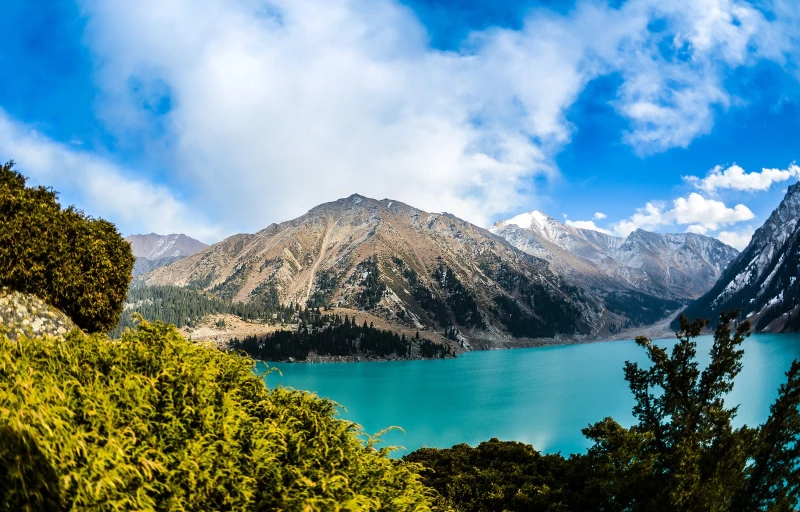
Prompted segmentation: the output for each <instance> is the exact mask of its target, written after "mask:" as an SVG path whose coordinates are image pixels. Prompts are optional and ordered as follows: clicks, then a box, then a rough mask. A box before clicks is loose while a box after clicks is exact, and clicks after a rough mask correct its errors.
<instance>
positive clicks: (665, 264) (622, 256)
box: [490, 211, 738, 301]
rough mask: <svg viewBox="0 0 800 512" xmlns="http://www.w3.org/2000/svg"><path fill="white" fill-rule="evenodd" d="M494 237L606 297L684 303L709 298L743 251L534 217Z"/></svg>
mask: <svg viewBox="0 0 800 512" xmlns="http://www.w3.org/2000/svg"><path fill="white" fill-rule="evenodd" d="M490 231H491V232H493V233H495V234H497V235H499V236H501V237H503V238H505V239H506V240H508V241H509V242H510V243H511V244H512V245H513V246H515V247H517V248H518V249H520V250H522V251H524V252H526V253H528V254H531V255H533V256H537V257H539V258H543V259H545V260H547V261H548V262H549V263H550V265H551V266H552V267H553V269H554V270H555V271H556V272H558V273H560V274H562V275H564V276H566V277H567V278H568V280H569V281H571V282H572V283H574V284H577V285H579V286H582V287H584V288H587V289H594V290H598V291H601V292H622V291H636V292H639V293H644V294H647V295H650V296H653V297H656V298H660V299H671V300H677V301H682V300H686V299H694V298H697V297H699V296H701V295H702V294H704V293H706V292H707V291H708V290H709V289H710V288H711V287H712V286H713V285H714V283H715V282H716V280H717V279H718V278H719V276H720V275H721V273H722V271H723V270H724V269H725V268H726V267H727V265H728V264H729V263H730V262H731V261H732V260H733V259H734V258H735V257H736V256H737V255H738V251H737V250H736V249H734V248H732V247H729V246H727V245H725V244H724V243H722V242H720V241H719V240H717V239H715V238H711V237H707V236H703V235H697V234H693V233H679V234H661V233H651V232H648V231H644V230H641V229H638V230H636V231H634V232H632V233H631V234H630V235H628V236H627V237H625V238H622V237H616V236H612V235H610V234H606V233H602V232H600V231H595V230H590V229H580V228H576V227H572V226H567V225H565V224H562V223H561V222H558V221H557V220H555V219H553V218H552V217H549V216H547V215H545V214H543V213H541V212H538V211H533V212H530V213H525V214H522V215H518V216H517V217H514V218H513V219H510V220H507V221H500V222H498V223H496V224H495V225H494V226H492V228H490Z"/></svg>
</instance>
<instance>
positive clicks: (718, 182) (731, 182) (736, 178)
mask: <svg viewBox="0 0 800 512" xmlns="http://www.w3.org/2000/svg"><path fill="white" fill-rule="evenodd" d="M797 177H800V167H798V166H797V165H795V164H791V165H790V166H789V167H788V168H786V169H766V168H765V169H761V172H750V173H747V172H745V170H744V169H742V168H741V167H739V166H738V165H736V164H733V165H731V166H730V167H728V168H727V169H723V167H722V166H721V165H718V166H716V167H714V168H713V169H711V171H709V173H708V175H707V176H706V177H705V178H702V179H701V178H698V177H697V176H684V180H686V181H688V182H689V183H691V184H692V185H694V186H695V187H697V188H699V189H701V190H704V191H706V192H709V193H713V192H716V191H717V190H718V189H732V190H745V191H750V192H754V191H764V190H768V189H769V188H770V187H771V186H772V184H773V183H781V182H783V181H786V180H788V179H791V178H797Z"/></svg>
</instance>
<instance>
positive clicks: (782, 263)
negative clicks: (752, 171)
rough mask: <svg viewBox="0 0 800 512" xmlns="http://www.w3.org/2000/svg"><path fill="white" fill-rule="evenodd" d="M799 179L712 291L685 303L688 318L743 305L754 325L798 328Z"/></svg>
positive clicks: (715, 314) (758, 327)
mask: <svg viewBox="0 0 800 512" xmlns="http://www.w3.org/2000/svg"><path fill="white" fill-rule="evenodd" d="M799 270H800V182H798V183H795V184H794V185H791V186H790V187H789V188H788V189H787V192H786V196H785V197H784V198H783V200H782V201H781V203H780V204H779V205H778V207H777V208H776V209H775V210H773V212H772V213H771V214H770V216H769V218H768V219H767V220H766V221H765V222H764V224H763V225H762V226H761V227H759V228H758V229H757V230H756V232H755V233H754V234H753V237H752V238H751V240H750V243H749V244H748V246H747V247H746V248H745V249H744V250H743V251H742V252H741V254H740V255H739V256H738V257H737V258H736V259H735V260H734V261H733V262H731V264H730V265H729V266H728V268H727V269H726V270H725V272H724V273H723V274H722V276H721V277H720V279H719V281H717V283H716V284H715V285H714V287H713V288H712V289H711V290H709V292H708V293H707V294H705V295H703V296H702V297H700V298H698V299H697V300H696V301H695V302H693V303H692V304H690V305H689V307H687V309H686V314H687V316H689V317H690V318H695V317H700V318H710V319H712V320H713V319H715V318H718V316H719V313H720V312H721V311H723V310H732V309H739V310H740V311H741V317H744V318H748V319H749V320H751V321H752V323H753V327H754V329H755V330H759V331H760V330H764V331H783V330H791V331H797V330H800V311H798V304H800V284H799V283H797V275H798V271H799Z"/></svg>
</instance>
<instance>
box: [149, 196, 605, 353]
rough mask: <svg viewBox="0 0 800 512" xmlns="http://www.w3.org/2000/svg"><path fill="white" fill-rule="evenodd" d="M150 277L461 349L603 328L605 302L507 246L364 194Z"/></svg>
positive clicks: (461, 224)
mask: <svg viewBox="0 0 800 512" xmlns="http://www.w3.org/2000/svg"><path fill="white" fill-rule="evenodd" d="M144 278H145V282H146V283H147V284H148V285H174V286H184V287H192V288H195V289H202V290H205V291H207V292H209V293H212V294H214V295H217V296H219V297H221V298H223V299H228V300H232V301H238V302H245V303H247V302H253V301H258V300H261V299H263V298H264V297H272V296H276V295H277V296H278V297H280V300H281V302H283V303H290V302H294V303H299V304H302V305H309V306H312V307H315V306H319V307H337V308H345V309H352V310H359V311H367V312H370V313H371V314H373V315H376V316H378V317H381V318H383V319H385V320H387V321H389V322H391V323H393V324H394V325H398V326H404V327H411V328H416V329H421V330H443V329H449V330H450V331H449V332H451V333H453V335H452V337H454V338H457V339H458V340H460V341H461V343H462V344H463V345H465V346H468V345H469V344H473V345H474V344H477V345H478V346H486V347H492V346H502V345H503V343H504V342H507V341H509V340H512V339H513V338H529V339H536V338H554V337H559V336H570V337H586V336H592V335H596V334H597V333H599V332H601V331H602V329H603V327H604V326H605V325H606V323H607V318H606V311H605V308H604V307H603V303H602V300H600V299H599V297H597V296H596V295H593V294H591V293H587V291H586V290H584V289H583V288H581V287H578V286H575V285H573V284H571V283H570V282H568V281H567V280H566V279H564V278H563V277H562V276H560V275H558V274H557V273H556V272H554V271H553V270H552V268H551V266H550V265H549V264H548V262H547V261H545V260H543V259H541V258H538V257H535V256H531V255H529V254H526V253H524V252H522V251H519V250H518V249H516V248H514V247H513V246H512V245H511V244H510V243H508V242H507V241H506V240H505V239H503V238H501V237H499V236H496V235H494V234H492V233H490V232H489V231H487V230H485V229H482V228H480V227H477V226H475V225H473V224H470V223H468V222H466V221H463V220H461V219H458V218H456V217H454V216H452V215H449V214H437V213H428V212H425V211H422V210H419V209H417V208H413V207H411V206H409V205H406V204H404V203H401V202H399V201H392V200H388V199H384V200H381V201H377V200H374V199H369V198H366V197H363V196H360V195H352V196H350V197H348V198H345V199H340V200H338V201H334V202H331V203H326V204H322V205H320V206H317V207H315V208H313V209H312V210H310V211H309V212H308V213H306V214H305V215H303V216H301V217H299V218H297V219H294V220H291V221H287V222H282V223H280V224H272V225H270V226H268V227H267V228H265V229H263V230H261V231H259V232H257V233H255V234H240V235H234V236H232V237H229V238H227V239H225V240H223V241H222V242H219V243H217V244H214V245H212V246H211V247H209V248H207V249H205V250H203V251H200V252H198V253H196V254H193V255H191V256H188V257H186V258H183V259H181V260H179V261H177V262H174V263H172V264H171V265H169V266H166V267H161V268H158V269H155V270H154V271H152V272H150V273H149V274H147V275H146V276H144ZM454 331H456V332H457V333H458V334H455V333H454Z"/></svg>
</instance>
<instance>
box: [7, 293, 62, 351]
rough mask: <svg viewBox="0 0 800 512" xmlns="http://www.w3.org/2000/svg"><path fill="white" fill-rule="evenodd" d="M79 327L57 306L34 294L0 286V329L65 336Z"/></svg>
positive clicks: (11, 335)
mask: <svg viewBox="0 0 800 512" xmlns="http://www.w3.org/2000/svg"><path fill="white" fill-rule="evenodd" d="M73 329H77V326H76V325H75V324H74V323H73V322H72V320H70V319H69V317H67V315H65V314H64V313H62V312H61V311H59V310H58V309H56V308H54V307H52V306H50V305H48V304H46V303H45V302H44V301H43V300H41V299H39V298H38V297H36V296H35V295H29V294H25V293H19V292H15V291H12V290H9V289H7V288H0V332H1V333H2V334H4V335H5V336H7V337H8V338H9V339H11V340H16V339H18V338H19V337H20V336H27V337H32V336H63V335H65V334H66V333H68V332H70V331H71V330H73Z"/></svg>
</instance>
